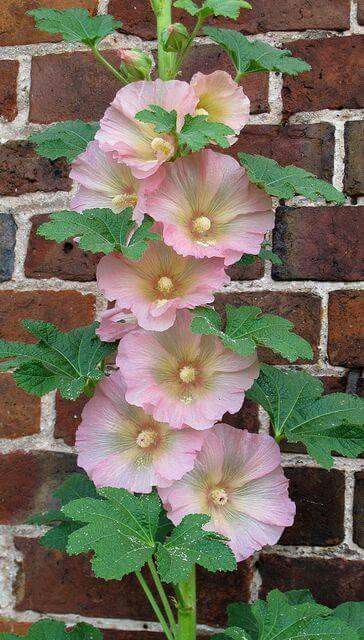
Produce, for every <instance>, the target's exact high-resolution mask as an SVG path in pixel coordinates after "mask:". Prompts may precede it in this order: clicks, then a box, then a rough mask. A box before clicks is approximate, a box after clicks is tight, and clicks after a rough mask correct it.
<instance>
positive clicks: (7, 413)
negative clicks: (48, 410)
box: [0, 373, 40, 438]
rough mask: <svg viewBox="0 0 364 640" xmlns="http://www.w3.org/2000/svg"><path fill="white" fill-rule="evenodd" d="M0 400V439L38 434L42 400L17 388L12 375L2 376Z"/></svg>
mask: <svg viewBox="0 0 364 640" xmlns="http://www.w3.org/2000/svg"><path fill="white" fill-rule="evenodd" d="M0 398H1V403H0V438H21V437H23V436H30V435H32V434H33V433H38V431H39V420H40V398H37V397H36V396H31V395H29V394H28V393H25V391H23V390H22V389H20V388H19V387H17V386H16V384H15V382H14V380H13V377H12V375H11V374H10V373H2V374H0Z"/></svg>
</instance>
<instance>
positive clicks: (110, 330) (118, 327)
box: [96, 305, 138, 342]
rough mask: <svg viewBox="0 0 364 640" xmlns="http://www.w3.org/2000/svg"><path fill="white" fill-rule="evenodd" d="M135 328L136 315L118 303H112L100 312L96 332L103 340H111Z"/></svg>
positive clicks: (136, 326)
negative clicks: (99, 320)
mask: <svg viewBox="0 0 364 640" xmlns="http://www.w3.org/2000/svg"><path fill="white" fill-rule="evenodd" d="M137 328H138V323H137V319H136V317H135V316H134V315H133V314H132V313H129V312H128V311H126V310H125V309H122V308H121V307H119V306H118V305H114V306H113V307H112V308H111V309H106V311H104V313H103V314H102V316H101V322H100V326H99V328H98V329H96V334H97V335H98V336H99V338H100V340H102V341H103V342H113V341H114V340H119V339H120V338H122V337H123V336H125V335H126V334H127V333H129V332H130V331H133V330H134V329H137Z"/></svg>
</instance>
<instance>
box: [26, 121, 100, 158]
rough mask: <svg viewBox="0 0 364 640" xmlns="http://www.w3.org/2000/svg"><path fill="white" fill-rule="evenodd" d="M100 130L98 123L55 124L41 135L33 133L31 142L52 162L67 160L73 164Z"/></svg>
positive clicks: (73, 122)
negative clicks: (60, 159) (61, 159)
mask: <svg viewBox="0 0 364 640" xmlns="http://www.w3.org/2000/svg"><path fill="white" fill-rule="evenodd" d="M98 128H99V124H98V123H97V124H96V123H95V124H89V123H87V122H83V121H82V120H68V121H66V122H59V123H57V124H53V125H52V126H51V127H47V129H44V131H40V132H39V133H33V134H32V135H31V136H30V137H29V140H30V142H33V143H34V144H35V145H36V151H37V153H38V154H39V155H40V156H43V157H44V158H49V159H50V160H56V159H57V158H66V159H67V161H68V162H73V160H74V159H75V158H77V156H79V155H80V153H83V151H85V150H86V147H87V145H88V143H89V142H91V140H93V139H94V137H95V134H96V131H97V130H98Z"/></svg>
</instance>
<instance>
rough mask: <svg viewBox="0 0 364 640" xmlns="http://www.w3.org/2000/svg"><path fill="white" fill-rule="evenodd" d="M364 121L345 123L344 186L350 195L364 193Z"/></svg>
mask: <svg viewBox="0 0 364 640" xmlns="http://www.w3.org/2000/svg"><path fill="white" fill-rule="evenodd" d="M363 158H364V123H363V122H347V123H346V124H345V179H344V188H345V191H346V193H348V194H349V195H350V196H360V195H363V194H364V160H363Z"/></svg>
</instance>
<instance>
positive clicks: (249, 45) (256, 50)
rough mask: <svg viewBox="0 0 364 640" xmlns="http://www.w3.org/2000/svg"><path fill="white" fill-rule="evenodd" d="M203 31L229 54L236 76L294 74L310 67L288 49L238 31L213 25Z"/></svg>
mask: <svg viewBox="0 0 364 640" xmlns="http://www.w3.org/2000/svg"><path fill="white" fill-rule="evenodd" d="M204 31H205V33H206V35H208V36H209V37H210V38H211V40H213V41H214V42H216V43H217V44H219V45H220V46H221V47H222V48H223V49H224V50H225V51H226V52H227V53H228V54H229V55H230V57H231V59H232V61H233V63H234V65H235V68H236V71H237V74H238V76H242V75H244V74H246V73H253V72H255V71H278V72H280V73H287V74H288V75H292V76H294V75H297V74H298V73H302V72H303V71H309V70H310V69H311V67H310V65H309V64H307V62H305V61H304V60H301V59H300V58H293V57H292V53H291V52H290V51H289V50H288V49H277V48H276V47H272V46H271V45H270V44H267V43H266V42H261V41H260V40H254V42H250V40H248V38H246V37H245V36H243V35H242V34H241V33H239V32H238V31H233V30H231V29H217V28H215V27H205V29H204Z"/></svg>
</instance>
